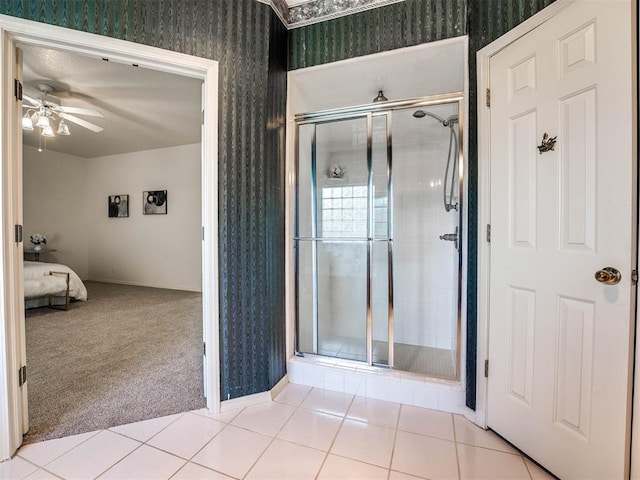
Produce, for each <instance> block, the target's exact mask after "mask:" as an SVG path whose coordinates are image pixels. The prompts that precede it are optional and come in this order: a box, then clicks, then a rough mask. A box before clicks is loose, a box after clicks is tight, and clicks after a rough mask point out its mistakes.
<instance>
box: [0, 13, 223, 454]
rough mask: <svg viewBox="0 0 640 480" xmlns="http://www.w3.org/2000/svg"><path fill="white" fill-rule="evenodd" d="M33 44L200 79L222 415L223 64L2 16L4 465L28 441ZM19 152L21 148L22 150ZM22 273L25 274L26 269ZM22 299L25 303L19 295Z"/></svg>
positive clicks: (0, 423) (212, 344)
mask: <svg viewBox="0 0 640 480" xmlns="http://www.w3.org/2000/svg"><path fill="white" fill-rule="evenodd" d="M19 44H31V45H37V46H40V47H44V48H53V49H57V50H64V51H67V52H72V53H77V54H82V55H88V56H93V57H98V58H109V59H110V60H112V61H116V62H119V63H129V64H131V63H135V64H138V65H139V66H140V67H146V68H150V69H153V70H159V71H163V72H168V73H173V74H176V75H183V76H188V77H192V78H199V79H202V80H203V82H204V87H203V94H204V98H203V105H206V108H205V109H204V115H203V117H204V118H203V122H204V128H203V137H202V167H201V172H202V226H203V241H202V310H203V312H202V313H203V318H204V322H203V323H204V332H203V336H204V340H205V342H206V345H207V356H206V359H205V371H206V373H207V375H206V378H205V389H206V390H205V391H206V392H207V408H208V409H209V410H210V411H211V412H219V411H220V362H219V358H220V355H219V333H218V332H219V299H218V284H219V283H218V282H219V278H218V62H216V61H213V60H208V59H203V58H199V57H194V56H191V55H185V54H181V53H177V52H172V51H168V50H162V49H160V48H156V47H150V46H146V45H141V44H137V43H133V42H127V41H124V40H118V39H114V38H109V37H105V36H102V35H95V34H90V33H86V32H80V31H76V30H72V29H68V28H62V27H57V26H52V25H47V24H44V23H39V22H33V21H29V20H22V19H17V18H13V17H9V16H6V15H0V66H1V68H2V72H3V73H2V75H1V76H0V155H1V159H2V168H1V169H0V219H1V221H2V228H1V229H0V245H1V247H0V252H1V254H0V461H1V460H4V459H7V458H9V457H10V456H11V455H13V453H14V452H15V451H16V450H17V448H18V447H19V446H20V444H21V443H22V434H23V431H22V405H21V395H20V388H19V387H18V378H17V370H18V367H19V365H20V356H19V353H20V352H19V347H18V346H19V344H20V342H24V338H23V335H24V333H21V332H20V331H19V330H20V329H19V328H16V322H15V319H16V310H17V309H18V308H23V303H24V302H23V299H22V298H21V293H20V292H21V291H22V288H20V286H16V285H12V282H10V281H9V279H10V278H11V276H10V275H8V274H9V273H11V272H15V268H16V267H15V265H21V262H22V258H21V253H22V248H16V245H17V244H16V243H15V242H14V240H13V238H12V233H11V232H12V231H13V225H14V223H16V219H15V218H14V216H13V213H12V206H13V202H14V201H18V202H22V199H14V197H15V196H16V194H15V191H16V190H17V186H16V175H15V172H14V171H13V168H11V165H12V162H13V161H15V158H13V157H15V154H14V153H13V152H15V151H16V150H15V149H16V148H17V144H18V143H19V138H20V135H19V130H18V128H17V127H16V125H19V122H20V118H16V116H15V113H13V112H14V110H15V108H14V99H13V78H14V77H13V75H14V66H13V62H14V56H15V53H14V52H15V46H16V45H19ZM18 151H19V150H18ZM20 271H21V269H20ZM19 297H20V298H19Z"/></svg>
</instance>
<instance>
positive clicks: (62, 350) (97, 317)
mask: <svg viewBox="0 0 640 480" xmlns="http://www.w3.org/2000/svg"><path fill="white" fill-rule="evenodd" d="M86 285H87V290H88V292H89V300H88V301H87V302H74V303H72V305H71V309H70V310H69V311H67V312H65V311H57V310H52V309H49V308H46V307H45V308H38V309H30V310H27V313H26V317H27V318H26V337H27V371H28V382H27V385H28V388H29V390H28V391H29V424H30V429H29V432H28V434H27V435H26V437H25V443H33V442H37V441H42V440H47V439H51V438H58V437H64V436H68V435H72V434H76V433H83V432H89V431H93V430H97V429H104V428H108V427H112V426H115V425H122V424H125V423H131V422H135V421H140V420H146V419H149V418H155V417H159V416H164V415H171V414H174V413H178V412H184V411H188V410H194V409H198V408H202V407H204V406H205V399H204V396H203V385H202V383H203V379H202V296H201V294H200V293H196V292H183V291H178V290H163V289H156V288H145V287H133V286H126V285H116V284H109V283H100V282H86Z"/></svg>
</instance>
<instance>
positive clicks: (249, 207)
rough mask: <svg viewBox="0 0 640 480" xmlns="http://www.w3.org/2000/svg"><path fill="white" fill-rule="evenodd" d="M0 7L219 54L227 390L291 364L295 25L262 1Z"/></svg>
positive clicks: (22, 0)
mask: <svg viewBox="0 0 640 480" xmlns="http://www.w3.org/2000/svg"><path fill="white" fill-rule="evenodd" d="M0 13H2V14H6V15H11V16H15V17H21V18H25V19H29V20H35V21H38V22H44V23H48V24H54V25H58V26H62V27H68V28H73V29H76V30H82V31H85V32H91V33H97V34H100V35H106V36H109V37H115V38H120V39H124V40H129V41H132V42H137V43H142V44H146V45H152V46H155V47H160V48H164V49H167V50H174V51H177V52H182V53H187V54H190V55H196V56H199V57H205V58H209V59H214V60H217V61H219V62H220V97H219V102H220V103H219V119H220V123H219V128H220V131H219V176H220V178H219V179H220V190H219V197H220V198H219V200H220V207H219V214H220V220H219V228H220V307H221V309H220V324H221V325H220V330H221V331H220V333H221V342H220V343H221V357H222V358H221V382H222V385H221V396H222V398H223V399H227V398H228V397H230V398H234V397H238V396H242V395H248V394H252V393H258V392H262V391H265V390H268V389H269V388H271V387H272V386H273V385H274V384H275V383H276V382H277V381H278V380H280V378H282V376H283V375H284V373H285V368H286V359H285V335H284V328H285V327H284V326H285V319H284V244H283V241H284V240H283V237H284V115H285V103H286V62H287V59H286V49H287V31H286V29H285V28H284V26H283V25H282V23H281V22H280V21H279V19H278V18H277V16H276V15H275V13H274V12H273V11H272V10H271V7H270V6H269V5H267V4H264V3H260V2H257V1H255V0H233V1H231V0H190V1H184V0H93V1H92V0H87V1H79V0H0Z"/></svg>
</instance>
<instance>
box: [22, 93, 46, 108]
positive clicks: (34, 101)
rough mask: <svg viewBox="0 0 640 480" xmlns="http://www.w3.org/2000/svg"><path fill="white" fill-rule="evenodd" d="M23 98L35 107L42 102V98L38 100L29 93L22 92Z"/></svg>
mask: <svg viewBox="0 0 640 480" xmlns="http://www.w3.org/2000/svg"><path fill="white" fill-rule="evenodd" d="M22 100H26V101H27V102H29V103H30V104H31V106H33V107H39V106H40V104H41V103H42V102H41V101H40V100H36V99H35V98H31V97H30V96H29V95H25V94H24V93H23V94H22ZM23 107H29V105H23Z"/></svg>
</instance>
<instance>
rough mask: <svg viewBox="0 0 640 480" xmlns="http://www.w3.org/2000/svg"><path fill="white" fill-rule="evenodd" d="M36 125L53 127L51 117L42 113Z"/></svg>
mask: <svg viewBox="0 0 640 480" xmlns="http://www.w3.org/2000/svg"><path fill="white" fill-rule="evenodd" d="M36 127H40V128H47V127H49V128H51V125H50V124H49V119H48V118H47V117H45V116H44V115H42V116H41V117H40V118H39V119H38V121H37V122H36Z"/></svg>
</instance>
